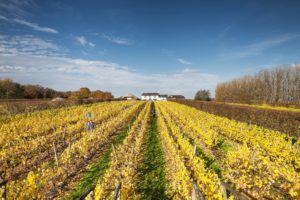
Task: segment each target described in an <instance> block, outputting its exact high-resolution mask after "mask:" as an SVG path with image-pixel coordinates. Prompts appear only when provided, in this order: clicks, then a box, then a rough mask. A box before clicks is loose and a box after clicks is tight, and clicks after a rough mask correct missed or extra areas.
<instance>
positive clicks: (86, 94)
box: [0, 78, 113, 99]
mask: <svg viewBox="0 0 300 200" xmlns="http://www.w3.org/2000/svg"><path fill="white" fill-rule="evenodd" d="M57 97H61V98H69V99H86V98H95V99H112V98H113V95H112V94H111V92H103V91H101V90H95V91H91V90H90V89H89V88H87V87H82V88H80V89H79V90H78V91H67V92H62V91H56V90H53V89H51V88H47V87H46V88H45V87H42V86H40V85H30V84H25V85H21V84H19V83H16V82H14V81H13V80H11V79H8V78H7V79H0V99H49V98H51V99H52V98H57Z"/></svg>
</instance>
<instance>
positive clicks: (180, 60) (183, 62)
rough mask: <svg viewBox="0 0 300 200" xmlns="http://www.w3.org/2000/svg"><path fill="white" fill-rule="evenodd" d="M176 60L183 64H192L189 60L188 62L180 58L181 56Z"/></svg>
mask: <svg viewBox="0 0 300 200" xmlns="http://www.w3.org/2000/svg"><path fill="white" fill-rule="evenodd" d="M176 60H177V61H178V62H180V63H181V64H183V65H191V64H192V63H191V62H189V61H187V60H185V59H182V58H177V59H176Z"/></svg>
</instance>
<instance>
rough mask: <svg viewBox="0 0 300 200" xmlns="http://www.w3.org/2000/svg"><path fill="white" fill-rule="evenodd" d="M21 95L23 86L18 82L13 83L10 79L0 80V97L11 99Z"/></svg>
mask: <svg viewBox="0 0 300 200" xmlns="http://www.w3.org/2000/svg"><path fill="white" fill-rule="evenodd" d="M22 97H23V87H22V86H21V85H20V84H19V83H15V82H13V81H12V80H11V79H3V80H0V98H3V99H12V98H22Z"/></svg>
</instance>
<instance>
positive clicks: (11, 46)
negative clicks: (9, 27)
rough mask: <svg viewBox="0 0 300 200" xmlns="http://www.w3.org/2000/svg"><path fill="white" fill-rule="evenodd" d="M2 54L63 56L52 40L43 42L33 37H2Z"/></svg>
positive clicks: (0, 41) (0, 42) (0, 36)
mask: <svg viewBox="0 0 300 200" xmlns="http://www.w3.org/2000/svg"><path fill="white" fill-rule="evenodd" d="M0 53H2V54H30V55H52V56H53V55H59V54H60V55H61V54H62V49H61V48H60V47H59V46H58V45H56V44H54V43H53V42H52V41H50V40H43V39H41V38H38V37H34V36H32V35H23V36H6V35H0Z"/></svg>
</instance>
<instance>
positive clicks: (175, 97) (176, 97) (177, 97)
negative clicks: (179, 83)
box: [169, 95, 185, 99]
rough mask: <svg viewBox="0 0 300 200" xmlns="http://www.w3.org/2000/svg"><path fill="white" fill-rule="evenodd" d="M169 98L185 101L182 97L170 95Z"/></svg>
mask: <svg viewBox="0 0 300 200" xmlns="http://www.w3.org/2000/svg"><path fill="white" fill-rule="evenodd" d="M169 98H171V99H172V98H174V99H185V97H184V96H183V95H170V96H169Z"/></svg>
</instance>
